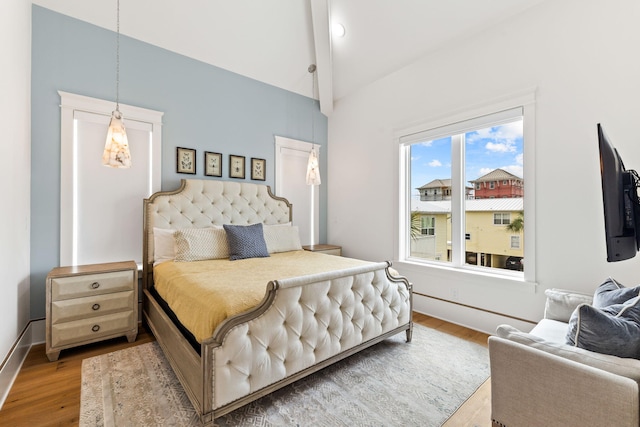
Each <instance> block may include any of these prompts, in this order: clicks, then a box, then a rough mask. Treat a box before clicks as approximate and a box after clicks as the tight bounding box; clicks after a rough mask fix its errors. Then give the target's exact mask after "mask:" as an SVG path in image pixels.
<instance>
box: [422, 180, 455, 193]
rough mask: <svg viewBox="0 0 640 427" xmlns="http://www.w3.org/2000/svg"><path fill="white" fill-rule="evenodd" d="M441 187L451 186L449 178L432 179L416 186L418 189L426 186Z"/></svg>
mask: <svg viewBox="0 0 640 427" xmlns="http://www.w3.org/2000/svg"><path fill="white" fill-rule="evenodd" d="M442 187H451V180H450V179H434V180H433V181H431V182H429V183H427V184H425V185H423V186H422V187H418V190H424V189H426V188H442Z"/></svg>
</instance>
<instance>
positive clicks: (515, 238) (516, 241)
mask: <svg viewBox="0 0 640 427" xmlns="http://www.w3.org/2000/svg"><path fill="white" fill-rule="evenodd" d="M510 240H511V245H510V247H511V249H520V236H519V235H517V234H513V235H511V239H510Z"/></svg>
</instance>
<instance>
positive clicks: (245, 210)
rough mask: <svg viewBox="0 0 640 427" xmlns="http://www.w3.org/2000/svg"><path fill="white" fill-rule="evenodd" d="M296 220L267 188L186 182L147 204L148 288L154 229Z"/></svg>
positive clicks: (145, 250) (286, 203) (285, 203)
mask: <svg viewBox="0 0 640 427" xmlns="http://www.w3.org/2000/svg"><path fill="white" fill-rule="evenodd" d="M291 219H292V208H291V204H290V203H289V201H287V200H286V199H284V198H282V197H276V196H275V195H273V193H272V192H271V188H270V187H269V186H267V185H261V184H253V183H246V182H242V183H240V182H232V181H220V180H203V179H188V180H182V183H181V187H180V188H179V189H178V190H175V191H166V192H159V193H155V194H153V195H152V196H151V197H149V198H148V199H145V201H144V230H145V232H144V237H145V240H144V242H143V243H144V244H143V255H144V258H143V259H145V260H147V262H146V263H145V264H144V265H143V277H144V283H145V286H146V285H147V284H150V282H148V281H147V280H148V279H149V278H150V276H151V265H152V264H153V259H154V258H153V228H154V227H156V228H168V229H180V228H203V227H210V226H212V225H222V224H255V223H258V222H262V223H264V224H284V223H287V222H290V221H291Z"/></svg>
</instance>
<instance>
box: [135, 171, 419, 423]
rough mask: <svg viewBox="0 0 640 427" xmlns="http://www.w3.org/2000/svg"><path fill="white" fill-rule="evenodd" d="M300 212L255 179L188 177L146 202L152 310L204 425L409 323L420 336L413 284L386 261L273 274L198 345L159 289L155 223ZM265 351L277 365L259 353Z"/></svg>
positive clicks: (180, 224) (179, 224)
mask: <svg viewBox="0 0 640 427" xmlns="http://www.w3.org/2000/svg"><path fill="white" fill-rule="evenodd" d="M291 218H292V208H291V204H290V203H289V202H288V201H287V200H286V199H283V198H279V197H275V196H274V195H273V194H272V193H271V189H270V188H269V187H268V186H265V185H258V184H252V183H238V182H230V181H219V180H182V184H181V186H180V188H179V189H177V190H176V191H171V192H159V193H156V194H154V195H152V196H151V197H149V198H148V199H145V201H144V242H143V273H142V278H143V292H144V301H143V315H144V317H143V319H144V321H145V322H146V323H147V325H148V326H149V328H150V329H151V332H152V333H153V334H154V336H155V337H156V339H157V341H158V343H159V344H160V346H161V348H162V349H163V351H164V354H165V356H166V357H167V359H168V361H169V363H170V364H171V367H172V368H173V370H174V371H175V373H176V375H177V377H178V378H179V379H180V382H181V383H182V385H183V387H184V389H185V391H186V393H187V395H188V396H189V399H190V400H191V403H192V404H193V406H194V408H195V409H196V411H197V412H198V414H199V415H200V418H201V420H202V422H203V424H204V425H211V424H213V420H214V418H216V417H219V416H222V415H224V414H226V413H229V412H231V411H233V410H234V409H237V408H239V407H241V406H243V405H245V404H247V403H249V402H251V401H253V400H256V399H258V398H260V397H262V396H264V395H267V394H269V393H271V392H273V391H275V390H277V389H279V388H281V387H284V386H285V385H287V384H290V383H292V382H294V381H296V380H297V379H300V378H302V377H304V376H307V375H309V374H311V373H313V372H316V371H318V370H320V369H322V368H324V367H326V366H328V365H330V364H332V363H334V362H336V361H338V360H341V359H343V358H345V357H347V356H350V355H352V354H354V353H356V352H358V351H360V350H362V349H364V348H367V347H369V346H371V345H373V344H376V343H378V342H380V341H382V340H384V339H385V338H388V337H390V336H392V335H395V334H397V333H400V332H403V331H405V332H406V336H407V341H410V340H411V334H412V328H413V324H412V321H411V311H412V289H411V285H410V283H409V282H408V281H407V280H406V279H405V278H403V277H399V276H394V275H392V274H391V273H390V272H389V267H390V265H391V264H390V263H388V262H385V263H371V264H370V265H366V266H363V267H357V268H351V269H347V270H340V271H335V272H330V273H323V274H315V275H310V276H303V277H296V278H292V279H286V280H273V281H271V282H269V283H268V284H265V286H266V289H267V291H266V295H265V297H264V299H263V300H262V302H261V303H260V304H259V305H258V306H257V307H255V308H254V309H252V310H250V311H247V312H244V313H242V314H239V315H237V316H233V317H231V318H228V319H227V320H225V321H224V322H223V323H222V324H221V325H220V326H219V327H218V328H217V329H216V331H215V332H214V334H213V336H212V337H211V338H209V339H207V340H205V341H204V342H202V344H201V348H200V354H198V352H197V351H196V350H194V348H193V346H192V345H191V344H190V343H189V341H188V340H187V339H186V338H185V337H184V336H183V334H182V333H181V332H180V330H179V329H178V327H177V326H176V324H175V323H174V322H173V321H172V320H171V319H170V317H169V316H168V314H167V313H165V311H164V310H163V309H162V307H161V306H160V303H159V302H158V301H157V300H156V298H155V297H154V295H153V293H152V292H150V288H151V287H152V286H153V261H154V260H153V253H154V252H153V242H154V238H153V228H154V227H156V228H165V229H167V228H168V229H180V228H190V227H193V228H203V227H210V226H211V225H222V224H225V223H233V224H245V225H246V224H253V223H257V222H262V223H264V224H284V223H287V222H290V221H291ZM327 256H329V255H327ZM337 301H342V303H337ZM345 301H350V302H351V303H350V304H345ZM310 307H312V308H313V309H310ZM286 313H288V314H286ZM294 314H295V315H294ZM288 322H289V323H291V324H288ZM293 323H295V324H296V326H295V327H292V325H293ZM294 331H300V332H298V333H294ZM285 335H286V337H287V341H286V343H284V344H283V343H282V342H281V341H282V337H283V336H285ZM293 341H296V342H293ZM299 342H303V345H302V346H301V345H300V343H299ZM294 344H297V346H296V345H294ZM292 348H298V349H300V348H302V349H303V350H302V351H299V352H297V353H296V352H295V351H293V350H292ZM265 358H270V359H269V360H270V363H268V365H269V366H270V367H269V368H268V369H265V364H264V363H261V362H260V360H262V362H264V360H265Z"/></svg>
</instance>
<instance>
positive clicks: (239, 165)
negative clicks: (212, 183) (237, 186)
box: [229, 154, 245, 179]
mask: <svg viewBox="0 0 640 427" xmlns="http://www.w3.org/2000/svg"><path fill="white" fill-rule="evenodd" d="M244 160H245V157H244V156H236V155H235V154H231V155H230V156H229V178H238V179H244V169H245V168H244Z"/></svg>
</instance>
